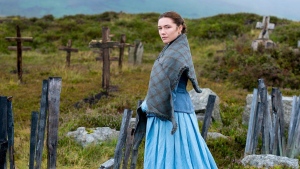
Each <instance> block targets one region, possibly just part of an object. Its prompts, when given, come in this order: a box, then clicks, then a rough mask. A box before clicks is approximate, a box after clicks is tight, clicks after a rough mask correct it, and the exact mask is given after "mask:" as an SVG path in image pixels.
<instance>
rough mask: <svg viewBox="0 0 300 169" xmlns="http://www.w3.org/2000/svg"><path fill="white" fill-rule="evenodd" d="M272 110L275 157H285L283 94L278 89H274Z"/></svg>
mask: <svg viewBox="0 0 300 169" xmlns="http://www.w3.org/2000/svg"><path fill="white" fill-rule="evenodd" d="M271 95H272V103H273V104H272V105H273V106H272V110H273V115H274V120H275V126H274V132H275V133H274V134H275V136H274V145H273V150H275V151H274V152H273V154H274V155H279V156H285V155H286V150H285V149H286V147H285V137H284V116H283V105H282V96H281V92H280V90H279V89H277V88H272V94H271Z"/></svg>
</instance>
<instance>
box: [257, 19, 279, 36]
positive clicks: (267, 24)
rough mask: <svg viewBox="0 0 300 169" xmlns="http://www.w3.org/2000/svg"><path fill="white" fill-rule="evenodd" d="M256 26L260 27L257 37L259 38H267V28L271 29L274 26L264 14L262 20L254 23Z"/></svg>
mask: <svg viewBox="0 0 300 169" xmlns="http://www.w3.org/2000/svg"><path fill="white" fill-rule="evenodd" d="M256 28H259V29H262V30H261V32H260V34H259V37H258V38H259V39H269V29H272V30H273V29H274V28H275V24H274V23H270V17H269V16H264V17H263V21H262V22H257V23H256Z"/></svg>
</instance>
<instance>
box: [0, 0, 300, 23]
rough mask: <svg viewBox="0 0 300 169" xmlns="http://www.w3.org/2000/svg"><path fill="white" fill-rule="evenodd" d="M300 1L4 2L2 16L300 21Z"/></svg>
mask: <svg viewBox="0 0 300 169" xmlns="http://www.w3.org/2000/svg"><path fill="white" fill-rule="evenodd" d="M299 6H300V0H42V1H41V0H0V16H12V15H19V16H24V17H42V16H44V15H48V14H51V15H53V16H55V17H63V16H64V15H75V14H99V13H103V12H106V11H115V12H120V11H122V12H126V13H146V12H157V13H162V12H165V11H170V10H174V11H177V12H178V13H180V14H181V15H182V16H183V17H184V18H191V19H192V18H203V17H209V16H214V15H217V14H227V13H239V12H244V13H255V14H258V15H269V16H276V17H279V18H286V19H289V20H294V21H300V12H299Z"/></svg>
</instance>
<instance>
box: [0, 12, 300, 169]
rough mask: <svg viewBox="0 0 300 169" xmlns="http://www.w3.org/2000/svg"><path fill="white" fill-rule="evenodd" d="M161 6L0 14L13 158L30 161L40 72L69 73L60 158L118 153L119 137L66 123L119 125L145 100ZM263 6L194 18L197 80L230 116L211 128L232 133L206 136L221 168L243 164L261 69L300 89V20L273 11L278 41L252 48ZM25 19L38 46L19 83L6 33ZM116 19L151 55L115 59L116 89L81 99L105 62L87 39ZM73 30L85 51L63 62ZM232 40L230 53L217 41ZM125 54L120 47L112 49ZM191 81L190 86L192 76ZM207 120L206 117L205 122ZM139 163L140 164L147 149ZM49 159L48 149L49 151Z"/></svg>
mask: <svg viewBox="0 0 300 169" xmlns="http://www.w3.org/2000/svg"><path fill="white" fill-rule="evenodd" d="M158 16H159V14H157V13H143V14H126V13H115V12H105V13H102V14H98V15H74V16H65V17H62V18H54V17H53V16H52V15H46V16H44V17H42V18H20V17H15V16H11V17H7V18H1V19H0V20H5V21H3V22H2V23H0V60H1V62H0V67H1V69H0V95H4V96H13V111H14V117H15V153H16V154H15V159H16V166H17V168H19V169H23V168H28V157H29V156H28V154H29V136H30V115H31V112H32V111H35V110H39V106H40V105H39V103H40V94H41V87H42V80H43V79H47V78H48V77H50V76H60V77H62V93H61V103H60V105H61V106H60V130H59V142H58V161H57V168H78V169H79V168H98V167H99V165H100V164H102V163H103V162H104V161H106V160H107V159H109V158H110V157H112V156H113V154H114V148H115V145H116V140H114V141H111V142H106V143H103V144H101V145H93V146H90V147H88V148H82V147H80V146H79V145H77V144H76V143H75V142H74V141H73V140H72V139H70V138H68V137H66V133H67V132H68V131H71V130H75V129H77V128H78V127H80V126H85V127H88V128H94V127H103V126H108V127H111V128H116V129H119V128H120V124H121V118H122V112H123V110H124V109H132V110H135V108H136V104H137V101H138V100H140V99H143V98H144V97H145V94H146V91H147V87H148V86H147V85H148V80H149V75H150V71H151V67H152V64H153V61H154V60H155V58H156V56H157V55H158V53H159V52H160V50H161V49H162V47H163V44H162V42H161V40H160V38H159V35H158V32H157V18H158ZM261 20H262V16H259V15H256V14H248V13H238V14H230V15H229V14H222V15H217V16H213V17H208V18H202V19H186V23H187V26H188V39H189V42H190V46H191V51H192V55H193V59H194V64H195V68H196V71H197V75H198V81H199V84H200V86H201V87H202V88H210V89H211V90H213V91H214V92H215V93H216V94H217V95H218V96H219V97H220V100H221V102H220V112H221V118H222V121H223V125H220V124H217V123H213V124H212V126H211V128H210V131H216V132H220V133H222V134H224V135H226V136H228V137H229V140H208V141H207V144H208V146H209V148H210V150H211V151H212V153H213V156H214V157H215V159H216V162H217V164H218V166H219V168H242V165H241V164H240V160H241V159H242V158H243V151H244V148H245V143H246V134H247V130H246V129H247V127H246V126H243V125H242V112H243V109H244V106H245V98H246V95H247V94H248V93H251V91H252V90H253V88H255V87H256V85H257V84H256V83H257V79H258V78H264V79H265V80H266V84H267V86H269V87H272V86H273V87H280V89H281V92H282V93H283V95H286V96H293V95H299V94H300V92H299V90H298V89H299V85H298V84H299V79H300V77H299V73H300V64H299V63H300V60H299V59H300V57H299V54H295V53H293V52H292V50H290V47H292V48H296V45H297V41H298V40H299V39H298V37H300V30H299V29H298V28H299V26H300V23H299V22H292V21H289V20H286V19H280V18H277V17H275V16H271V22H272V23H275V25H276V27H275V30H273V31H272V33H271V34H270V38H271V39H272V40H273V41H274V42H276V43H277V44H278V45H277V46H278V48H276V49H275V50H264V49H260V50H259V51H257V52H255V51H252V49H251V47H250V46H251V42H252V40H254V39H256V38H257V37H258V35H259V32H260V30H256V29H255V24H256V22H257V21H261ZM16 25H19V26H20V28H21V34H22V36H28V37H33V42H25V43H24V44H23V46H31V47H33V50H32V51H28V52H23V71H24V74H23V81H24V83H21V84H20V83H18V80H17V75H16V74H15V73H13V72H15V70H16V53H15V52H13V51H8V50H7V46H14V45H16V44H15V43H14V42H6V41H5V37H13V36H16V32H15V27H16ZM104 26H106V27H108V28H109V29H110V33H111V34H113V35H114V36H113V37H112V40H113V41H119V38H120V36H121V34H125V35H126V37H127V38H126V42H128V43H133V42H134V40H136V39H139V40H141V41H142V42H143V44H144V56H143V64H142V65H136V66H133V65H131V64H128V63H127V56H128V51H127V50H126V53H125V56H126V57H125V61H124V65H123V69H122V71H120V70H119V69H118V66H117V63H116V62H112V63H111V64H112V65H111V84H112V85H114V86H117V88H118V90H117V91H115V92H111V93H110V95H109V96H107V97H103V98H102V99H100V100H99V101H98V102H97V103H95V104H84V103H82V104H81V108H79V109H78V108H75V107H74V104H75V103H77V102H78V101H81V100H82V99H84V98H87V97H91V96H94V95H96V94H98V93H99V92H101V91H102V88H101V74H102V68H101V67H102V63H101V62H99V61H95V57H96V55H97V54H95V53H93V52H92V50H91V49H89V48H88V43H89V42H90V41H91V40H92V39H101V31H102V27H104ZM69 39H72V42H73V47H74V48H78V49H79V52H78V53H72V56H71V66H70V67H66V66H65V56H66V53H65V52H63V51H59V50H58V47H59V46H62V45H66V43H67V41H68V40H69ZM223 49H227V50H226V52H224V53H223V54H222V55H220V54H217V53H216V51H217V50H223ZM112 55H113V56H117V55H118V50H117V49H114V50H112ZM188 87H189V89H191V86H188ZM199 127H201V123H200V125H199ZM140 152H141V153H140V157H139V160H140V161H139V167H140V166H141V165H142V159H143V156H142V151H140ZM43 159H44V163H43V165H44V166H46V164H45V161H46V154H45V156H44V157H43Z"/></svg>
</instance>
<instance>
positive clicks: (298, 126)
mask: <svg viewBox="0 0 300 169" xmlns="http://www.w3.org/2000/svg"><path fill="white" fill-rule="evenodd" d="M290 119H291V120H290V126H289V132H288V143H287V156H288V157H290V158H294V157H295V156H296V155H297V154H298V153H299V152H300V138H299V137H300V134H299V131H300V97H296V96H294V97H293V104H292V113H291V117H290Z"/></svg>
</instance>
